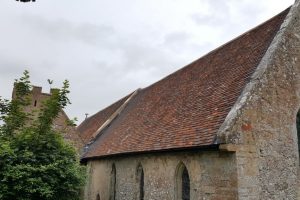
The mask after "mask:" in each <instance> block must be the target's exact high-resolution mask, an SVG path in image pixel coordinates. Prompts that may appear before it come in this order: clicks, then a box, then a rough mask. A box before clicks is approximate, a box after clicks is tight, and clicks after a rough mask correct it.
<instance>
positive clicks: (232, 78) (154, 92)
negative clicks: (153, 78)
mask: <svg viewBox="0 0 300 200" xmlns="http://www.w3.org/2000/svg"><path fill="white" fill-rule="evenodd" d="M288 11H289V9H287V10H285V11H284V12H282V13H280V14H279V15H277V16H275V17H274V18H272V19H270V20H268V21H267V22H265V23H263V24H262V25H260V26H258V27H256V28H255V29H252V30H250V31H249V32H247V33H245V34H243V35H241V36H240V37H238V38H236V39H234V40H232V41H231V42H229V43H227V44H225V45H223V46H221V47H220V48H218V49H216V50H214V51H212V52H210V53H209V54H207V55H206V56H204V57H202V58H200V59H198V60H196V61H194V62H193V63H191V64H189V65H188V66H186V67H184V68H182V69H181V70H179V71H177V72H175V73H173V74H171V75H169V76H167V77H166V78H164V79H162V80H160V81H158V82H157V83H155V84H153V85H151V86H149V87H148V88H145V89H143V90H140V91H139V93H138V94H137V95H136V96H135V97H134V98H133V99H132V100H131V101H130V103H129V104H128V105H127V107H126V108H125V109H124V110H123V111H122V113H121V114H120V116H118V118H116V119H115V120H114V121H113V122H112V123H111V125H110V127H109V128H107V129H106V130H104V131H103V133H102V134H101V136H100V137H98V138H97V140H96V141H95V142H94V143H93V144H92V145H91V146H90V147H89V149H88V151H87V152H86V153H85V154H84V155H83V157H82V158H83V160H86V159H89V158H95V157H103V156H108V155H115V154H124V153H137V152H148V151H161V150H168V149H169V150H170V149H180V148H194V147H200V146H207V145H211V144H214V142H215V137H216V133H217V131H218V129H219V128H220V126H221V124H222V123H223V122H224V120H225V118H226V116H227V114H228V113H229V111H230V109H231V108H232V106H233V105H234V103H235V102H236V100H237V98H238V97H239V96H240V94H241V92H242V90H243V88H244V87H245V85H246V84H247V83H248V81H249V79H250V76H251V75H252V74H253V72H254V70H255V69H256V67H257V65H258V64H259V62H260V60H261V59H262V57H263V55H264V54H265V52H266V50H267V48H268V47H269V45H270V43H271V41H272V39H273V38H274V36H275V35H276V33H277V31H278V30H279V28H280V25H281V24H282V22H283V20H284V18H285V17H286V15H287V13H288Z"/></svg>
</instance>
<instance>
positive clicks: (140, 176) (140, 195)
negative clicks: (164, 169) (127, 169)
mask: <svg viewBox="0 0 300 200" xmlns="http://www.w3.org/2000/svg"><path fill="white" fill-rule="evenodd" d="M136 180H137V186H138V189H137V191H138V192H137V199H138V200H144V194H145V190H144V170H143V167H142V165H141V163H139V164H138V166H137V169H136Z"/></svg>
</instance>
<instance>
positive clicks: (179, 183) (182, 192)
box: [175, 162, 190, 200]
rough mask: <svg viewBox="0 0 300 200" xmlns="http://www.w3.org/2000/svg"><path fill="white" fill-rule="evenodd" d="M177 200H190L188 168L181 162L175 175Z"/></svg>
mask: <svg viewBox="0 0 300 200" xmlns="http://www.w3.org/2000/svg"><path fill="white" fill-rule="evenodd" d="M175 194H176V197H175V199H176V200H190V176H189V172H188V170H187V168H186V166H185V165H184V164H183V163H182V162H180V163H179V164H178V166H177V169H176V174H175Z"/></svg>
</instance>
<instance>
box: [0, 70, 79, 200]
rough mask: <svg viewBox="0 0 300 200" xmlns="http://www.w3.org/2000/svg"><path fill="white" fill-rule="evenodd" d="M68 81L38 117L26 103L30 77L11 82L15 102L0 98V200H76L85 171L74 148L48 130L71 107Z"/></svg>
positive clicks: (56, 91)
mask: <svg viewBox="0 0 300 200" xmlns="http://www.w3.org/2000/svg"><path fill="white" fill-rule="evenodd" d="M68 88H69V83H68V81H65V82H64V83H63V87H62V88H61V89H57V90H55V91H54V92H53V94H52V95H51V97H50V98H49V99H48V100H46V101H45V102H44V105H43V107H42V109H41V111H40V112H39V114H38V117H32V116H31V115H30V113H26V112H25V111H24V108H25V107H26V106H27V105H29V103H30V99H29V95H28V94H29V92H30V90H31V86H30V81H29V73H28V72H27V71H25V72H24V76H23V77H22V78H20V79H18V80H16V81H15V98H13V99H12V100H11V101H8V100H4V99H2V98H1V97H0V121H2V125H0V200H77V199H80V192H81V188H82V186H83V184H84V173H85V170H84V168H83V167H82V166H80V164H79V160H78V156H77V154H76V151H75V150H74V148H73V147H71V146H70V145H69V144H67V143H65V142H64V140H63V138H62V136H61V134H59V133H57V132H55V130H53V128H52V123H53V120H54V119H55V118H56V117H57V116H58V114H59V112H60V110H61V109H63V108H65V107H66V106H67V105H68V104H69V103H70V101H69V99H68V97H67V94H68V93H69V90H68Z"/></svg>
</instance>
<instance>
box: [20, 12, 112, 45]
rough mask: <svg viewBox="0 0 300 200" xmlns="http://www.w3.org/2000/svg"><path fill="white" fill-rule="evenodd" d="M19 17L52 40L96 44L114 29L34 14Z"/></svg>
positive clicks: (106, 38)
mask: <svg viewBox="0 0 300 200" xmlns="http://www.w3.org/2000/svg"><path fill="white" fill-rule="evenodd" d="M21 19H22V22H23V23H26V24H27V25H28V26H30V28H32V29H33V30H35V31H37V32H40V33H41V34H42V35H45V36H47V37H49V38H51V39H53V40H54V41H57V40H60V41H68V40H73V41H74V40H77V41H82V42H84V43H87V44H89V45H98V44H99V43H105V42H106V41H109V40H110V38H111V37H112V36H113V35H114V34H115V30H114V29H113V28H112V27H111V26H107V25H95V24H91V23H74V22H71V21H68V20H66V19H57V20H49V19H46V18H43V17H41V16H35V15H23V17H22V18H21Z"/></svg>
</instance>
